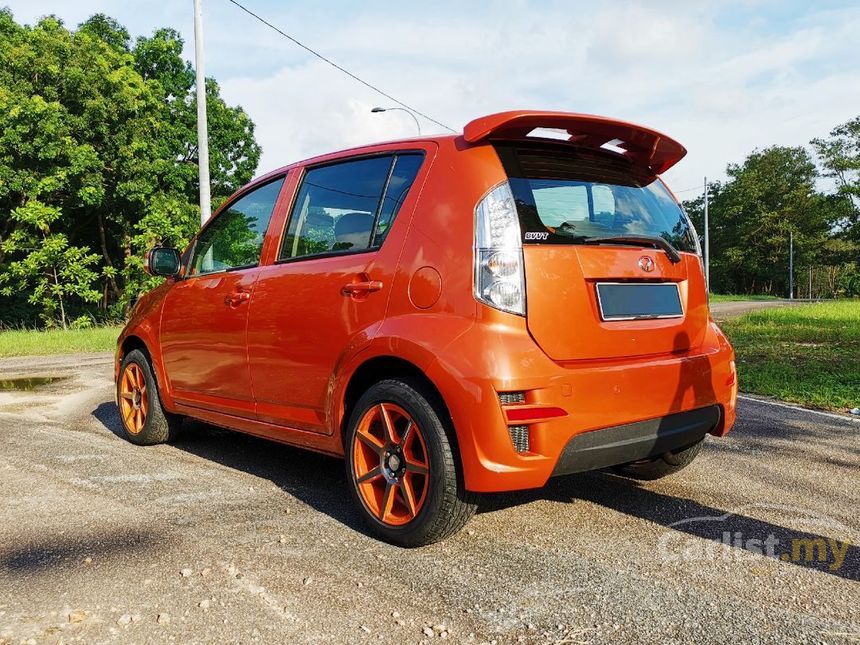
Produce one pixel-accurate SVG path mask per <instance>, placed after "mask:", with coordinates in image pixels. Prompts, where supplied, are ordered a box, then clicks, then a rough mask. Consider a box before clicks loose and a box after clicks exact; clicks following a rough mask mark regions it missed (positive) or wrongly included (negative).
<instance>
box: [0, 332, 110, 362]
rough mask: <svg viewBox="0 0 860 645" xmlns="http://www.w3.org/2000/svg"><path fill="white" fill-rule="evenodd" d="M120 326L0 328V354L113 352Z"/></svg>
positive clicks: (31, 354) (30, 354) (34, 354)
mask: <svg viewBox="0 0 860 645" xmlns="http://www.w3.org/2000/svg"><path fill="white" fill-rule="evenodd" d="M120 329H121V327H94V328H93V329H70V330H68V331H63V330H62V329H52V330H50V331H34V330H31V329H21V330H18V329H15V330H9V331H0V356H37V355H39V354H73V353H76V352H108V351H113V350H114V348H115V347H116V338H117V336H119V332H120Z"/></svg>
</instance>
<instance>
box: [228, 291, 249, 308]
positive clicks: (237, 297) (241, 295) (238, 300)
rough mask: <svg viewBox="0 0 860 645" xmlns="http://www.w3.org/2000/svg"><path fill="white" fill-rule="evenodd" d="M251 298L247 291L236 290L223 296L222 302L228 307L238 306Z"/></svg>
mask: <svg viewBox="0 0 860 645" xmlns="http://www.w3.org/2000/svg"><path fill="white" fill-rule="evenodd" d="M250 299H251V294H250V293H249V292H247V291H236V292H235V293H232V294H230V295H229V296H226V297H225V298H224V304H225V305H227V306H228V307H238V306H239V305H241V304H242V303H243V302H247V301H248V300H250Z"/></svg>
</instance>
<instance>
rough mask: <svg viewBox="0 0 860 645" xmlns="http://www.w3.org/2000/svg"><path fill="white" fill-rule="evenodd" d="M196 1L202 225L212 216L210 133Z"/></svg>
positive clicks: (197, 3) (200, 17) (196, 2)
mask: <svg viewBox="0 0 860 645" xmlns="http://www.w3.org/2000/svg"><path fill="white" fill-rule="evenodd" d="M201 2H202V0H194V66H195V67H196V70H197V167H198V168H199V170H200V223H201V224H205V223H206V220H208V219H209V217H210V216H211V215H212V196H211V194H210V190H211V188H210V185H209V133H208V128H207V122H206V70H205V68H204V64H203V7H202V6H201Z"/></svg>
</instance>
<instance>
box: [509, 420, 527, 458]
mask: <svg viewBox="0 0 860 645" xmlns="http://www.w3.org/2000/svg"><path fill="white" fill-rule="evenodd" d="M508 433H509V434H510V435H511V442H512V443H513V444H514V450H516V451H517V452H528V451H529V427H528V426H508Z"/></svg>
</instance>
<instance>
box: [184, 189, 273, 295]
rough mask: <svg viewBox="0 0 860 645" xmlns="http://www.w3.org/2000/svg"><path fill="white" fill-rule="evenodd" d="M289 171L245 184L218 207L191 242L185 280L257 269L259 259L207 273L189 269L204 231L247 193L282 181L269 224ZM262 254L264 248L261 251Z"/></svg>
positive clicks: (267, 227) (267, 230) (267, 228)
mask: <svg viewBox="0 0 860 645" xmlns="http://www.w3.org/2000/svg"><path fill="white" fill-rule="evenodd" d="M288 174H289V172H281V173H278V174H277V175H275V176H274V177H269V178H268V179H267V180H266V181H261V182H260V183H256V184H249V185H246V186H244V187H243V188H242V189H241V190H240V191H239V192H238V193H237V194H236V195H235V196H234V197H233V199H231V200H230V201H228V202H225V203H224V204H222V205H221V206H219V207H218V210H217V212H216V213H215V214H214V215H213V216H212V217H210V218H209V219H208V220H206V223H205V224H204V225H203V226H202V227H201V229H200V230H199V231H197V235H195V236H194V241H193V242H192V244H191V247H190V249H189V250H188V260H187V265H185V266H184V267H183V268H184V269H185V272H184V273H183V276H182V279H183V280H193V279H194V278H205V277H207V276H213V275H219V274H222V273H232V272H234V271H247V270H248V269H256V268H257V267H259V266H260V260H259V259H258V260H257V261H256V262H255V263H254V264H244V265H242V266H237V267H230V268H229V269H219V270H218V271H207V272H206V273H196V274H194V275H188V274H187V271H188V269H189V268H190V267H191V263H192V261H193V260H194V252H195V251H196V250H197V243H198V241H199V240H200V236H201V235H202V234H203V232H204V231H205V230H206V229H208V228H209V227H210V226H212V225H213V224H214V223H215V222H216V221H217V220H218V219H219V218H220V217H221V216H222V215H223V214H224V213H226V212H227V211H228V210H230V207H231V206H233V204H235V203H236V202H238V201H239V200H241V199H243V198H244V197H246V196H247V195H250V194H251V193H253V192H254V191H256V190H258V189H260V188H265V187H266V186H268V185H269V184H273V183H275V182H276V181H279V180H280V181H282V182H283V183H282V184H281V190H279V191H278V196H277V197H276V198H275V203H274V204H272V212H271V213H270V214H269V224H271V222H272V217H273V216H274V215H275V208H276V207H277V206H278V200H280V199H281V193H282V192H283V191H284V186H286V185H287V175H288ZM269 224H267V225H266V233H268V232H269ZM263 239H264V243H265V234H264V235H263ZM260 254H261V256H262V250H261V251H260Z"/></svg>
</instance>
